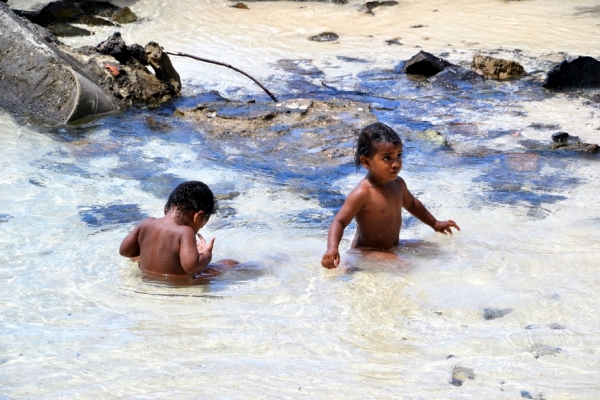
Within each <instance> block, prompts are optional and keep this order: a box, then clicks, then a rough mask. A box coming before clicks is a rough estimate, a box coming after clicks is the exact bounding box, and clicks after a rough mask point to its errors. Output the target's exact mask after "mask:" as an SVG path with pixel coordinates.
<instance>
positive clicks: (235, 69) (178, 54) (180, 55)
mask: <svg viewBox="0 0 600 400" xmlns="http://www.w3.org/2000/svg"><path fill="white" fill-rule="evenodd" d="M165 53H167V54H169V55H172V56H178V57H189V58H193V59H194V60H198V61H203V62H207V63H211V64H217V65H222V66H224V67H227V68H231V69H232V70H234V71H237V72H239V73H240V74H242V75H246V76H247V77H248V78H250V79H252V80H253V81H254V83H256V84H257V85H258V86H260V87H261V89H262V90H264V91H265V92H266V93H267V94H268V95H269V97H271V98H272V99H273V101H274V102H275V103H279V100H277V97H275V96H274V95H273V94H272V93H271V92H269V90H267V88H266V87H264V86H263V85H262V84H261V83H260V82H259V81H257V80H256V79H254V78H253V77H251V76H250V75H248V74H247V73H245V72H244V71H242V70H240V69H237V68H236V67H233V66H231V65H229V64H225V63H222V62H219V61H213V60H209V59H206V58H202V57H196V56H193V55H191V54H187V53H171V52H170V51H165Z"/></svg>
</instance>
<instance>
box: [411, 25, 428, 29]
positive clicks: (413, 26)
mask: <svg viewBox="0 0 600 400" xmlns="http://www.w3.org/2000/svg"><path fill="white" fill-rule="evenodd" d="M411 28H427V25H421V24H419V25H412V26H411Z"/></svg>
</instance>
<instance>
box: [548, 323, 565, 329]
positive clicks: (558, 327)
mask: <svg viewBox="0 0 600 400" xmlns="http://www.w3.org/2000/svg"><path fill="white" fill-rule="evenodd" d="M548 328H550V329H559V330H562V329H565V326H564V325H560V324H557V323H556V322H555V323H553V324H550V325H548Z"/></svg>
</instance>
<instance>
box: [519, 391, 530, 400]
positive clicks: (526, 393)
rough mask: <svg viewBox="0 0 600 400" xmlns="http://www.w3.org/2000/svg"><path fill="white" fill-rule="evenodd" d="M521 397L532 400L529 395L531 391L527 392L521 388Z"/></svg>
mask: <svg viewBox="0 0 600 400" xmlns="http://www.w3.org/2000/svg"><path fill="white" fill-rule="evenodd" d="M521 397H522V398H524V399H532V400H533V396H532V395H531V393H529V392H528V391H526V390H521Z"/></svg>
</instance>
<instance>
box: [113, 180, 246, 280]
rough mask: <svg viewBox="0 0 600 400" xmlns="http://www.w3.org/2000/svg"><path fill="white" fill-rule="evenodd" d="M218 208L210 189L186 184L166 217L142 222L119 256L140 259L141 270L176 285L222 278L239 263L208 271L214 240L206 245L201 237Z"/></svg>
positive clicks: (221, 263) (167, 207) (167, 208)
mask: <svg viewBox="0 0 600 400" xmlns="http://www.w3.org/2000/svg"><path fill="white" fill-rule="evenodd" d="M216 208H217V203H216V201H215V198H214V196H213V193H212V191H211V190H210V189H209V188H208V186H206V185H205V184H204V183H202V182H198V181H189V182H184V183H182V184H181V185H179V186H177V188H175V190H174V191H173V193H171V195H170V196H169V200H167V204H166V205H165V216H164V217H162V218H158V219H157V218H146V219H145V220H143V221H142V222H141V223H140V224H139V225H138V226H136V227H135V229H134V230H133V231H131V233H129V235H127V237H126V238H125V239H123V242H122V243H121V247H120V249H119V253H120V254H121V255H122V256H124V257H132V258H139V262H140V269H141V270H142V271H143V272H144V273H146V274H147V275H150V276H152V277H155V278H161V279H165V280H169V281H173V282H180V283H184V282H186V281H187V282H193V281H197V280H198V279H205V278H208V277H213V276H217V275H220V274H221V273H223V271H224V270H225V269H226V268H228V267H231V266H233V265H235V264H238V262H237V261H234V260H221V261H218V262H217V265H211V266H210V267H209V263H210V261H211V259H212V250H213V245H214V242H215V238H212V239H211V240H210V241H209V242H208V243H207V242H206V240H204V238H203V237H202V236H201V235H200V234H199V233H198V231H199V230H200V229H201V228H202V227H203V226H204V225H206V224H207V223H208V219H209V218H210V216H211V214H212V213H214V212H215V211H216ZM196 235H197V236H196ZM196 238H198V241H196Z"/></svg>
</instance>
